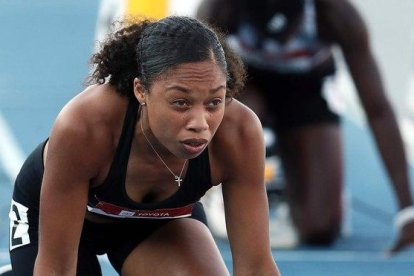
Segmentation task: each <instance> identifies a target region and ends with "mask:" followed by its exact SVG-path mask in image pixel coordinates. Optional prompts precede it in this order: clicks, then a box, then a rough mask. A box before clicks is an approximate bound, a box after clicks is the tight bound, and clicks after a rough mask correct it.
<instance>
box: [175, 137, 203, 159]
mask: <svg viewBox="0 0 414 276" xmlns="http://www.w3.org/2000/svg"><path fill="white" fill-rule="evenodd" d="M207 142H208V140H206V139H186V140H183V141H181V144H182V145H183V146H184V150H185V151H186V152H187V153H188V154H191V155H197V154H200V153H201V152H202V151H203V150H204V148H205V147H206V145H207Z"/></svg>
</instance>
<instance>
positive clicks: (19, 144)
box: [0, 0, 414, 275]
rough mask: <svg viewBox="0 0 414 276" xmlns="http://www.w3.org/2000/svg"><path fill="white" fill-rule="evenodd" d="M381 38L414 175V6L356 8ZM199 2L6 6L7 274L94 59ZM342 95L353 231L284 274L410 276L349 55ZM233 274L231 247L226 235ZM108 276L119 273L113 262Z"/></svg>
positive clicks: (359, 0) (0, 52)
mask: <svg viewBox="0 0 414 276" xmlns="http://www.w3.org/2000/svg"><path fill="white" fill-rule="evenodd" d="M352 2H354V3H355V5H356V6H357V8H358V9H359V11H360V12H361V13H362V14H363V16H364V18H365V21H366V22H367V24H368V27H369V30H370V33H371V42H372V46H373V48H374V53H375V55H376V58H377V60H378V63H379V67H380V69H381V72H382V75H383V79H384V83H385V86H386V88H387V92H388V96H389V98H390V99H391V102H392V104H393V105H394V107H395V110H396V112H397V116H398V119H399V121H400V124H401V127H402V131H403V135H404V140H405V142H406V148H407V153H408V155H409V157H410V162H411V166H410V169H411V171H410V173H411V178H412V179H413V176H414V170H413V168H414V167H413V164H414V85H413V83H414V81H413V80H414V63H413V62H414V56H413V55H414V20H413V17H412V14H413V12H414V1H412V0H398V1H390V0H353V1H352ZM198 3H199V0H192V1H185V0H151V1H149V0H148V1H144V0H135V1H132V0H130V1H123V0H112V1H99V0H89V1H69V0H60V1H52V0H42V1H29V0H0V26H1V28H0V40H1V44H0V266H1V265H4V264H7V263H9V256H8V249H7V248H8V237H9V234H8V231H9V229H8V227H9V226H8V211H9V203H10V199H11V193H12V188H13V179H14V177H15V176H16V174H17V173H18V170H19V169H20V166H21V164H22V162H23V160H24V158H25V157H26V156H27V155H28V154H29V153H30V152H31V150H32V149H34V147H35V146H36V145H37V144H38V143H40V142H41V141H42V140H43V139H45V138H46V137H47V136H48V135H49V131H50V128H51V126H52V124H53V120H54V118H55V117H56V115H57V114H58V112H59V111H60V109H61V108H62V107H63V105H64V104H65V103H66V102H67V101H68V100H69V99H70V98H72V97H73V96H74V95H76V94H77V93H79V92H80V91H81V90H82V89H83V87H84V86H83V82H84V80H85V78H86V76H87V74H88V71H89V68H88V59H89V57H90V55H91V53H92V52H93V51H94V50H95V47H96V45H95V42H96V40H99V39H101V38H102V37H103V35H104V33H105V26H107V24H108V19H110V18H116V17H119V16H121V15H122V14H125V13H129V12H130V13H143V14H146V15H150V16H153V17H162V16H165V15H168V14H180V15H190V16H192V15H194V12H195V9H196V7H197V5H198ZM337 58H338V62H339V65H340V66H339V68H340V73H339V74H338V77H337V80H336V84H335V89H336V90H337V91H338V95H341V97H342V100H341V103H342V104H341V110H342V113H343V115H344V120H343V126H344V142H345V166H346V171H345V172H346V174H345V184H346V187H345V189H346V193H345V198H344V201H345V202H346V205H345V206H346V225H345V226H346V229H345V230H344V231H343V233H344V235H343V237H342V238H341V239H339V241H338V242H336V243H335V245H334V246H332V247H329V248H315V247H313V248H311V247H296V248H290V249H289V248H280V249H274V250H273V254H274V257H275V259H276V261H277V262H278V265H279V268H280V270H281V271H282V272H283V274H284V275H305V274H306V275H408V274H410V272H411V273H412V272H413V271H414V249H413V248H411V249H410V248H409V249H408V250H406V251H404V252H402V253H400V254H399V255H397V256H395V257H393V258H391V259H389V258H387V257H386V256H385V254H384V250H385V249H387V248H388V247H389V246H391V244H392V242H393V241H394V238H395V234H396V233H395V229H394V228H393V227H392V224H393V217H394V214H395V213H396V204H395V201H394V197H393V194H392V193H391V189H390V187H389V181H388V179H387V176H386V175H385V174H384V170H383V168H382V164H381V163H380V161H379V158H378V155H377V152H376V151H375V148H374V145H373V144H372V138H371V135H370V134H369V132H368V131H367V128H366V126H365V119H364V116H363V115H362V113H361V110H360V107H359V103H358V101H357V100H356V96H355V92H354V87H353V85H352V83H351V81H350V79H349V75H348V73H347V71H346V68H345V66H344V65H343V63H342V62H341V54H340V53H339V52H338V54H337ZM217 242H218V244H219V247H220V250H221V251H222V253H223V256H224V258H225V261H226V264H227V265H228V267H229V269H230V270H231V255H230V249H229V246H228V243H227V241H226V240H225V239H223V238H221V237H219V236H217ZM101 262H102V265H103V271H104V275H116V273H115V272H114V271H113V270H112V268H111V267H110V265H109V263H108V262H107V260H106V258H105V257H102V258H101Z"/></svg>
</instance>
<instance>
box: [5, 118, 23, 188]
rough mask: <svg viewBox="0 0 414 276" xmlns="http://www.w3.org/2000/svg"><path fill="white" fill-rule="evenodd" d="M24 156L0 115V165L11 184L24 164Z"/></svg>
mask: <svg viewBox="0 0 414 276" xmlns="http://www.w3.org/2000/svg"><path fill="white" fill-rule="evenodd" d="M24 156H25V155H24V153H23V151H22V150H21V148H20V147H19V145H18V144H17V142H16V139H15V137H14V136H13V133H12V131H11V129H10V127H9V126H8V125H7V122H6V120H5V119H4V118H3V116H2V114H1V113H0V165H1V167H2V168H3V169H4V171H5V173H6V175H7V176H8V177H9V179H10V180H11V183H14V180H15V179H16V176H17V174H18V172H19V170H20V167H21V166H22V164H23V162H24V159H25V157H24Z"/></svg>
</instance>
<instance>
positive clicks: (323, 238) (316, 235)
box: [300, 223, 341, 246]
mask: <svg viewBox="0 0 414 276" xmlns="http://www.w3.org/2000/svg"><path fill="white" fill-rule="evenodd" d="M340 228H341V227H340V223H331V224H330V225H328V226H324V227H318V226H310V227H307V228H306V229H302V230H300V238H301V242H302V243H303V244H308V245H322V246H327V245H331V244H333V243H334V242H335V241H336V240H337V238H338V237H339V235H340Z"/></svg>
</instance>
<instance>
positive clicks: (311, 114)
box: [246, 66, 339, 131]
mask: <svg viewBox="0 0 414 276" xmlns="http://www.w3.org/2000/svg"><path fill="white" fill-rule="evenodd" d="M247 69H248V77H247V83H246V86H249V85H252V86H254V87H255V88H257V89H256V90H257V93H260V96H261V98H263V100H264V101H263V102H264V103H265V105H266V109H267V111H268V112H270V115H271V116H269V117H270V118H268V120H267V121H265V122H263V123H264V124H265V125H268V126H270V127H273V128H275V129H276V130H278V131H284V130H289V129H292V128H296V127H302V126H306V125H310V124H319V123H333V124H338V123H339V116H338V114H336V113H334V112H333V111H332V110H331V109H330V108H329V106H328V103H327V101H326V100H325V98H324V97H323V95H322V87H323V83H324V80H325V77H327V76H330V75H333V74H334V72H335V70H334V69H331V70H330V71H329V72H325V73H324V74H323V75H321V74H320V73H318V74H309V75H306V74H297V75H283V74H278V73H275V72H272V71H266V70H260V69H257V68H254V67H251V66H249V67H248V68H247Z"/></svg>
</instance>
